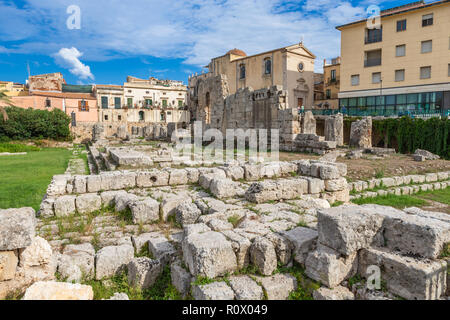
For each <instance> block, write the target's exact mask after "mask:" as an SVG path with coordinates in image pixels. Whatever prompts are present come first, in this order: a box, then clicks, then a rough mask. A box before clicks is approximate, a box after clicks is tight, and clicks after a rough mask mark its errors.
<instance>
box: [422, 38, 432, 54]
mask: <svg viewBox="0 0 450 320" xmlns="http://www.w3.org/2000/svg"><path fill="white" fill-rule="evenodd" d="M432 50H433V41H432V40H427V41H422V51H421V52H422V53H427V52H431V51H432Z"/></svg>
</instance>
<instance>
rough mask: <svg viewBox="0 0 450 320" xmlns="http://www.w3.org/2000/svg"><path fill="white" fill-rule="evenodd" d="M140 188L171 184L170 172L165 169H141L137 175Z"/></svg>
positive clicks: (137, 183)
mask: <svg viewBox="0 0 450 320" xmlns="http://www.w3.org/2000/svg"><path fill="white" fill-rule="evenodd" d="M136 185H137V187H138V188H150V187H161V186H167V185H169V172H168V171H164V170H152V171H139V172H138V173H137V176H136Z"/></svg>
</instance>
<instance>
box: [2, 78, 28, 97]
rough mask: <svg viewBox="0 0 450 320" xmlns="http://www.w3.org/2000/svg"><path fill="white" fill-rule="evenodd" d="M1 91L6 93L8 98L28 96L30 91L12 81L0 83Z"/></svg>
mask: <svg viewBox="0 0 450 320" xmlns="http://www.w3.org/2000/svg"><path fill="white" fill-rule="evenodd" d="M0 91H4V93H5V95H7V96H8V97H18V96H27V95H28V90H27V88H26V86H25V85H23V84H20V83H15V82H12V81H0Z"/></svg>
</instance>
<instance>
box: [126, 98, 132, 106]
mask: <svg viewBox="0 0 450 320" xmlns="http://www.w3.org/2000/svg"><path fill="white" fill-rule="evenodd" d="M127 106H128V108H132V107H133V98H127Z"/></svg>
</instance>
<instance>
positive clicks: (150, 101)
mask: <svg viewBox="0 0 450 320" xmlns="http://www.w3.org/2000/svg"><path fill="white" fill-rule="evenodd" d="M145 105H146V106H147V107H148V106H152V105H153V100H152V99H145Z"/></svg>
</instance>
